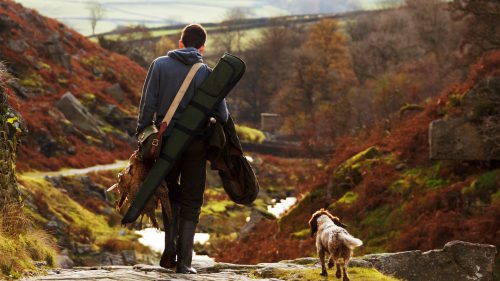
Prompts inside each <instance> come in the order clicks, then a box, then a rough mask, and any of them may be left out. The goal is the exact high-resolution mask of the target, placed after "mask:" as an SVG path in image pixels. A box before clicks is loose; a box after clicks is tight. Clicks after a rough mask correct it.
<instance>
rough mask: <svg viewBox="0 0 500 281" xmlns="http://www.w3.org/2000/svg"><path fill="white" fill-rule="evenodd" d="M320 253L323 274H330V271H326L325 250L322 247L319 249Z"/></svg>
mask: <svg viewBox="0 0 500 281" xmlns="http://www.w3.org/2000/svg"><path fill="white" fill-rule="evenodd" d="M318 255H319V259H320V261H321V276H328V272H326V266H325V250H323V249H321V248H320V249H319V251H318Z"/></svg>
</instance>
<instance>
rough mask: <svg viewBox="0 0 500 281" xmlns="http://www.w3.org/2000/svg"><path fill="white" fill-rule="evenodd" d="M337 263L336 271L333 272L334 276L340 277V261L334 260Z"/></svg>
mask: <svg viewBox="0 0 500 281" xmlns="http://www.w3.org/2000/svg"><path fill="white" fill-rule="evenodd" d="M336 264H337V272H335V277H337V278H339V279H340V277H342V272H341V271H340V263H339V262H336Z"/></svg>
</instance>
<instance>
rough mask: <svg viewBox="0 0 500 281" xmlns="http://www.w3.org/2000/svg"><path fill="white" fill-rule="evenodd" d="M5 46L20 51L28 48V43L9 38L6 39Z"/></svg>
mask: <svg viewBox="0 0 500 281" xmlns="http://www.w3.org/2000/svg"><path fill="white" fill-rule="evenodd" d="M7 47H9V49H11V50H12V51H14V52H16V53H22V52H24V51H26V49H28V47H29V46H28V44H26V42H24V41H23V40H9V41H7Z"/></svg>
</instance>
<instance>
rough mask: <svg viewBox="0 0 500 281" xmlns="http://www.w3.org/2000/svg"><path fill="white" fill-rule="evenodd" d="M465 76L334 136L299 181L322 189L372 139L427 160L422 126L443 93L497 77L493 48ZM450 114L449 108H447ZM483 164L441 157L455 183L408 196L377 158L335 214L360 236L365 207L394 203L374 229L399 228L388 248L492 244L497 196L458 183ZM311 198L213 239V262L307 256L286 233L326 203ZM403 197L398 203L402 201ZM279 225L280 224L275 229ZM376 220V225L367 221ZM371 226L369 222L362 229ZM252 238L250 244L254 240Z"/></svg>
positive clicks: (404, 158) (499, 220)
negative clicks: (403, 109)
mask: <svg viewBox="0 0 500 281" xmlns="http://www.w3.org/2000/svg"><path fill="white" fill-rule="evenodd" d="M471 69H472V70H471V73H470V76H469V79H468V80H467V81H465V82H464V83H462V84H461V85H451V86H450V87H449V88H447V89H446V90H444V91H443V92H442V94H441V96H440V97H438V98H436V99H435V101H432V102H430V103H428V104H427V106H426V108H425V110H424V111H422V112H419V113H413V114H412V115H409V116H407V117H405V118H403V119H399V118H397V117H394V118H392V119H391V120H390V122H391V124H390V128H389V131H387V128H386V126H385V124H377V125H375V126H374V127H373V128H372V129H371V130H370V131H369V132H368V133H366V134H365V135H358V136H356V137H352V136H350V137H345V138H342V139H340V140H338V142H337V145H336V151H335V154H334V155H333V156H332V159H331V162H330V164H329V165H328V168H327V169H326V172H325V173H324V176H319V177H316V178H317V179H321V180H318V181H316V182H313V183H307V184H306V185H309V186H310V188H311V189H310V190H312V191H315V190H317V189H323V190H324V187H325V185H326V184H327V183H328V179H329V178H330V175H331V174H332V173H333V171H334V169H335V168H337V167H338V166H339V165H340V164H341V163H343V162H344V161H345V160H347V159H349V158H350V157H352V156H354V155H355V154H357V153H359V152H360V151H362V150H364V149H366V148H368V147H371V146H377V147H378V148H379V150H381V151H382V152H383V153H393V154H394V155H395V156H397V157H396V159H398V160H399V161H401V162H404V163H405V164H406V165H407V166H408V167H420V168H422V167H431V166H433V164H434V163H433V162H432V161H430V160H429V156H428V155H429V147H428V127H429V124H430V122H432V121H433V120H435V119H437V118H439V117H440V114H438V113H439V112H442V111H444V106H445V104H446V101H447V100H448V97H449V95H451V94H456V93H462V94H464V93H466V92H467V91H468V90H470V89H471V88H472V87H473V86H474V85H475V84H476V83H477V82H478V81H480V80H482V79H484V78H488V77H491V76H500V51H498V52H494V53H491V54H489V55H488V56H486V57H484V58H483V59H481V60H480V61H479V62H478V63H477V64H475V65H473V66H472V68H471ZM448 113H450V112H448ZM484 170H485V169H484V168H481V167H471V166H470V165H468V164H466V163H449V164H448V165H444V167H441V169H440V170H439V171H437V173H438V175H440V176H441V177H442V178H446V179H448V180H451V181H452V182H455V183H454V184H451V185H450V186H447V187H441V188H438V189H436V190H428V189H424V187H422V186H418V187H417V188H416V189H415V190H412V191H411V194H410V195H409V198H406V199H403V198H402V197H401V196H400V195H398V194H394V193H392V194H391V193H389V192H388V186H389V185H390V184H391V183H392V182H394V180H396V179H397V178H398V176H399V172H398V171H396V169H395V168H394V167H392V166H391V165H388V164H385V163H383V162H379V163H376V164H374V165H373V166H372V167H371V168H370V169H367V170H365V172H364V173H363V181H362V182H361V184H359V185H357V186H356V187H354V190H353V191H354V192H356V194H358V199H357V200H356V203H355V204H353V205H349V206H339V207H338V208H337V209H336V210H334V213H335V215H338V216H339V217H340V218H341V219H342V220H344V221H347V224H349V222H353V224H356V225H358V228H361V229H359V233H357V234H356V233H353V234H355V235H359V237H360V238H361V239H363V238H364V237H363V236H364V235H367V236H368V234H369V233H366V232H367V231H368V230H366V231H365V229H364V228H363V227H365V228H366V226H360V225H359V223H360V221H362V220H363V219H364V218H365V217H366V215H367V214H368V213H369V212H370V211H371V210H373V209H376V208H380V207H383V206H386V207H388V208H389V210H390V211H393V210H398V209H401V210H402V213H401V214H399V213H398V215H397V216H394V218H392V217H391V218H389V221H390V224H389V225H388V226H385V227H387V229H385V230H382V231H381V233H382V235H384V233H385V234H387V233H388V232H390V231H394V232H397V233H399V237H398V239H390V241H388V244H387V245H385V246H386V247H387V248H388V249H389V250H394V251H399V250H411V249H420V250H429V249H433V248H437V247H442V246H443V245H444V244H445V243H446V242H448V241H450V240H453V239H460V240H463V241H470V242H477V243H489V244H495V245H500V238H499V237H500V229H499V228H498V225H500V203H499V202H498V201H496V202H493V203H492V204H490V205H475V206H470V205H469V204H470V202H466V201H467V200H465V199H464V195H463V194H462V192H461V190H462V188H463V187H464V186H467V185H469V184H470V182H471V181H472V179H473V178H475V177H477V176H478V175H479V174H481V173H482V172H484ZM303 200H311V202H309V204H307V206H306V207H304V206H303V205H301V209H300V210H298V209H295V210H291V214H292V215H291V216H287V217H286V224H283V221H282V224H281V225H278V223H276V222H270V221H263V222H261V223H259V224H258V225H257V227H256V228H255V229H254V231H253V232H252V233H251V234H250V235H248V236H247V237H245V238H240V239H238V240H236V241H233V242H228V243H226V244H224V245H222V246H221V249H220V251H219V252H218V253H216V254H215V257H216V258H217V259H218V260H221V261H236V262H238V263H257V262H273V261H278V260H283V259H291V258H297V257H301V256H305V255H309V254H311V253H313V252H314V251H315V247H314V243H313V240H312V239H307V240H297V239H292V238H291V231H293V230H294V229H296V227H294V226H298V225H304V226H305V225H306V223H307V220H308V219H309V217H310V215H311V214H312V213H313V212H315V211H316V210H318V209H319V208H322V207H327V206H328V205H329V204H330V203H332V202H331V200H329V199H328V198H326V196H324V195H322V194H320V195H316V196H309V197H305V199H303ZM403 203H404V205H402V204H403ZM280 226H281V228H280ZM374 227H378V226H374ZM370 230H373V228H370ZM255 245H258V246H257V247H256V246H255Z"/></svg>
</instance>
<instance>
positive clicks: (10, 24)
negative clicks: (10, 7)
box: [0, 14, 19, 32]
mask: <svg viewBox="0 0 500 281" xmlns="http://www.w3.org/2000/svg"><path fill="white" fill-rule="evenodd" d="M18 26H19V24H18V23H17V22H15V21H14V20H13V19H11V18H10V17H9V16H8V15H6V14H0V32H6V31H9V30H11V29H12V28H15V27H18Z"/></svg>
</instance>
